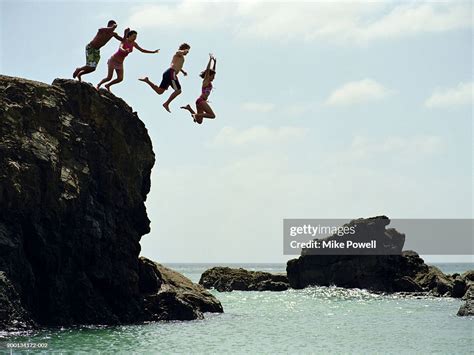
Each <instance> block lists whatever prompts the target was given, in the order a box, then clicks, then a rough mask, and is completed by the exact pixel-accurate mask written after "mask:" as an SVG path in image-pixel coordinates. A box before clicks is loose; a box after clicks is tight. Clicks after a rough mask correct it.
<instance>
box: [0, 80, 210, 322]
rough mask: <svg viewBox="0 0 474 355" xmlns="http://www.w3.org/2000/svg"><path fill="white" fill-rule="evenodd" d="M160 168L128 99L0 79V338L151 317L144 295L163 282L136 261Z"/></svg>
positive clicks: (84, 88)
mask: <svg viewBox="0 0 474 355" xmlns="http://www.w3.org/2000/svg"><path fill="white" fill-rule="evenodd" d="M154 162H155V156H154V153H153V150H152V144H151V140H150V137H149V136H148V133H147V130H146V128H145V125H144V124H143V122H142V121H140V119H139V118H138V116H137V114H136V113H135V112H133V111H132V109H131V108H130V107H129V106H128V105H127V104H126V103H125V102H124V101H123V100H121V99H119V98H117V97H115V96H114V95H112V94H109V93H107V92H104V91H101V92H97V91H96V90H95V89H94V88H93V87H92V86H90V85H88V84H84V83H79V82H74V81H71V80H63V79H56V80H55V81H54V82H53V85H47V84H43V83H38V82H34V81H29V80H25V79H19V78H11V77H6V76H0V271H1V272H2V281H1V287H0V295H1V296H0V299H1V302H2V305H3V304H7V305H8V304H9V305H10V306H6V308H4V307H2V315H1V317H0V329H6V328H7V327H8V326H9V324H11V323H12V322H13V320H14V319H19V321H20V322H21V319H24V320H25V321H24V323H25V324H32V322H28V319H31V320H32V321H34V322H36V323H38V324H39V325H72V324H121V323H132V322H140V321H143V320H147V319H150V317H149V312H148V311H147V309H148V308H149V303H150V302H148V305H147V307H145V302H144V299H143V294H147V295H149V293H150V290H152V289H160V288H161V287H163V285H162V284H160V282H163V279H161V278H159V279H156V280H154V281H153V275H152V274H151V273H150V271H149V270H148V271H144V270H142V269H141V268H142V266H141V264H140V261H139V258H138V255H139V253H140V244H139V242H140V238H141V237H142V236H143V235H144V234H146V233H148V232H149V231H150V226H149V224H150V221H149V219H148V217H147V214H146V209H145V204H144V201H145V199H146V196H147V193H148V192H149V190H150V173H151V169H152V167H153V165H154ZM172 299H173V298H172V297H169V298H167V299H166V300H165V298H163V300H160V306H159V307H164V306H165V305H166V304H167V302H168V301H169V302H174V301H172ZM216 302H217V301H216ZM20 305H21V307H20ZM5 309H6V310H7V311H5ZM23 310H24V312H23ZM197 311H200V310H199V309H198V310H197ZM197 311H196V312H195V313H194V315H195V316H196V317H197V316H198V313H197ZM175 314H176V312H175ZM172 317H173V316H172V315H171V316H169V317H168V319H171V318H172ZM178 318H183V317H178ZM185 318H186V319H189V318H190V317H185Z"/></svg>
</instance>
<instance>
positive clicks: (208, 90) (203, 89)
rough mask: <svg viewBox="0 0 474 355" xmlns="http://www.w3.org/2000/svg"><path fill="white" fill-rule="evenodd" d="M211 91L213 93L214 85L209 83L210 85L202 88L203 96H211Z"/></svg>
mask: <svg viewBox="0 0 474 355" xmlns="http://www.w3.org/2000/svg"><path fill="white" fill-rule="evenodd" d="M211 91H212V83H209V84H208V85H206V86H203V87H202V93H201V96H204V95H205V94H207V96H209V95H210V94H211Z"/></svg>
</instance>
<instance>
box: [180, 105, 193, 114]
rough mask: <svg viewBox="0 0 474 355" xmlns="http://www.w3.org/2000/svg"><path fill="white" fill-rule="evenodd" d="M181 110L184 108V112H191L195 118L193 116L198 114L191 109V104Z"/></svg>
mask: <svg viewBox="0 0 474 355" xmlns="http://www.w3.org/2000/svg"><path fill="white" fill-rule="evenodd" d="M181 108H182V109H183V110H187V111H189V112H190V113H191V116H193V115H194V114H195V113H196V112H194V110H193V109H192V108H191V105H189V104H188V105H186V106H181Z"/></svg>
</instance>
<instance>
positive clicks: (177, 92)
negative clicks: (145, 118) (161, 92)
mask: <svg viewBox="0 0 474 355" xmlns="http://www.w3.org/2000/svg"><path fill="white" fill-rule="evenodd" d="M179 94H181V90H175V91H173V93H172V94H171V95H170V97H169V98H168V100H166V102H165V103H164V104H163V107H164V108H165V110H166V111H168V112H171V111H170V107H169V106H170V103H171V101H173V100H174V99H175V98H176V96H178V95H179Z"/></svg>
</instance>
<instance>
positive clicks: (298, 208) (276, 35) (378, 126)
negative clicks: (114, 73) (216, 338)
mask: <svg viewBox="0 0 474 355" xmlns="http://www.w3.org/2000/svg"><path fill="white" fill-rule="evenodd" d="M0 11H1V13H0V16H1V17H0V19H1V56H0V68H1V70H0V71H1V73H2V74H6V75H12V76H20V77H25V78H29V79H34V80H39V81H43V82H47V83H51V82H52V81H53V80H54V78H57V77H61V78H64V77H66V78H67V77H70V76H71V74H72V72H73V70H74V69H75V67H76V66H80V65H83V64H84V61H85V58H84V47H85V45H86V44H87V43H88V42H89V41H90V40H91V39H92V37H93V36H94V35H95V32H96V30H97V28H99V27H102V26H104V25H105V24H106V23H107V21H108V20H109V19H115V20H116V21H117V22H118V25H119V28H118V31H119V32H120V33H121V32H122V31H123V29H124V27H131V28H132V29H135V30H137V31H138V38H137V42H138V43H139V44H140V45H141V46H142V47H144V48H146V49H157V48H160V49H161V51H160V53H159V54H143V53H140V52H138V51H134V52H133V53H132V54H131V55H129V57H128V58H127V59H126V61H125V80H124V82H123V83H121V84H119V85H117V86H115V87H113V91H114V93H115V94H116V95H117V96H120V97H122V98H123V99H125V100H126V101H127V102H128V103H129V104H130V105H131V106H132V107H133V108H134V110H136V111H138V114H139V116H140V118H141V119H142V120H143V121H144V122H145V124H146V126H147V128H148V131H149V134H150V136H151V138H152V141H153V146H154V150H155V153H156V156H157V162H156V165H155V168H154V170H153V176H152V189H151V193H150V194H149V196H148V201H147V208H148V214H149V218H150V219H151V221H152V231H151V234H149V235H146V236H144V237H143V239H142V254H144V255H145V256H148V257H151V258H153V259H155V260H159V261H161V262H281V261H286V260H287V259H289V258H290V257H289V256H283V255H282V219H283V218H323V217H324V218H357V217H369V216H373V215H379V214H385V215H387V216H389V217H391V218H443V217H444V218H471V217H472V215H473V213H472V211H473V210H472V199H473V186H472V176H471V174H472V149H473V145H472V90H473V72H472V49H473V46H472V31H473V20H472V18H473V17H472V16H473V7H472V5H471V3H470V2H469V1H466V2H463V1H452V2H444V3H443V2H420V1H417V2H407V1H404V2H348V1H344V2H339V3H338V2H319V3H314V2H305V3H303V2H299V3H295V2H282V3H270V2H249V1H247V2H240V3H239V2H232V3H230V2H228V3H216V2H197V1H180V2H154V3H152V2H148V3H139V2H131V1H128V2H125V1H121V2H111V1H107V2H100V3H97V2H95V1H75V2H72V1H70V2H66V1H51V2H44V1H29V2H22V1H4V0H2V1H1V10H0ZM184 41H186V42H188V43H190V44H191V52H190V54H189V55H188V56H187V58H186V63H185V66H184V68H185V70H187V71H188V73H189V76H188V77H187V78H181V79H180V80H181V84H182V86H183V94H182V95H181V96H180V97H178V99H177V100H175V102H173V103H172V106H171V109H172V111H173V112H172V114H168V113H167V112H165V111H164V110H163V108H162V107H161V104H162V103H163V101H164V99H165V96H158V95H156V94H155V93H154V92H153V91H152V90H151V89H149V88H148V87H147V86H145V84H143V83H141V82H139V81H137V78H138V77H140V76H143V75H148V76H150V78H151V79H152V80H154V81H157V82H159V81H160V80H161V75H162V72H163V71H164V70H165V69H166V68H168V66H169V62H170V59H171V56H172V54H173V52H174V51H175V50H176V48H177V46H178V45H179V44H180V43H182V42H184ZM117 47H118V42H117V41H116V40H111V42H109V44H108V45H107V46H106V47H105V48H103V49H102V51H101V54H102V59H101V62H100V64H99V67H98V70H97V71H96V72H95V73H93V74H92V75H89V76H87V77H86V76H85V77H84V79H85V80H86V81H90V82H92V83H94V84H96V83H97V82H98V81H99V80H100V79H101V78H103V77H104V76H105V74H106V71H107V67H106V62H107V58H108V57H109V56H110V55H111V54H112V53H113V52H115V51H116V49H117ZM209 52H212V53H214V54H215V56H216V57H217V59H218V63H217V75H216V79H215V82H214V87H215V90H214V91H213V92H212V94H211V97H210V101H211V106H212V107H213V108H214V111H215V112H216V114H217V118H216V119H215V120H214V121H212V120H209V121H205V122H204V124H203V125H201V126H198V125H196V124H194V123H193V122H192V120H191V118H190V117H189V115H188V114H186V112H183V111H182V110H179V106H181V105H183V104H185V103H194V101H195V99H196V97H197V96H198V95H199V93H200V78H199V77H198V74H199V72H200V71H201V70H203V69H204V68H205V65H206V63H207V59H208V53H209ZM167 94H168V93H167ZM167 94H166V95H167ZM401 232H403V231H401ZM407 237H409V236H407Z"/></svg>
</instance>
